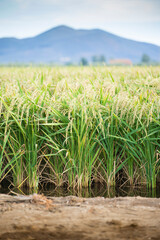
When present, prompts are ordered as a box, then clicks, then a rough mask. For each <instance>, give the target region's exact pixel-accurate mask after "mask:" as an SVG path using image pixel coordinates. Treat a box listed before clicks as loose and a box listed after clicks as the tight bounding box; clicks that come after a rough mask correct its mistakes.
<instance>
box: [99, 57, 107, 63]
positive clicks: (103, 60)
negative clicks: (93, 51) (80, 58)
mask: <svg viewBox="0 0 160 240" xmlns="http://www.w3.org/2000/svg"><path fill="white" fill-rule="evenodd" d="M99 62H100V63H105V62H106V58H105V56H104V55H101V56H99Z"/></svg>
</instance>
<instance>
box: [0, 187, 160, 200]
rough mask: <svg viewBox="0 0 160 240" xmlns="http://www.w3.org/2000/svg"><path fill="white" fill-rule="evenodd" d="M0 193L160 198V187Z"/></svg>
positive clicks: (54, 188) (6, 190)
mask: <svg viewBox="0 0 160 240" xmlns="http://www.w3.org/2000/svg"><path fill="white" fill-rule="evenodd" d="M0 193H6V194H22V195H29V194H33V193H39V194H44V195H45V196H53V197H62V196H63V197H64V196H69V195H74V196H77V197H85V198H90V197H99V196H100V197H105V198H113V197H125V196H141V197H152V198H153V197H157V198H159V197H160V187H159V186H157V188H156V189H148V188H147V187H146V186H144V187H131V186H128V187H127V186H125V187H123V188H121V187H119V188H117V187H116V188H114V187H110V188H107V187H106V186H103V185H100V184H94V186H93V187H92V188H90V189H88V188H87V189H86V188H83V189H82V190H81V191H76V190H73V189H67V188H64V187H54V186H52V185H50V186H47V187H41V188H40V189H39V190H35V189H32V190H29V189H25V188H23V189H17V188H12V189H8V188H1V189H0Z"/></svg>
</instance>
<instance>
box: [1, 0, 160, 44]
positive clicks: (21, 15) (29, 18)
mask: <svg viewBox="0 0 160 240" xmlns="http://www.w3.org/2000/svg"><path fill="white" fill-rule="evenodd" d="M61 24H63V25H68V26H70V27H74V28H85V29H90V28H101V29H103V30H106V31H109V32H112V33H115V34H117V35H120V36H123V37H127V38H130V39H135V40H139V41H145V42H151V43H155V44H157V45H160V0H0V37H10V36H14V37H18V38H24V37H30V36H34V35H36V34H39V33H41V32H43V31H46V30H48V29H50V28H52V27H55V26H57V25H61Z"/></svg>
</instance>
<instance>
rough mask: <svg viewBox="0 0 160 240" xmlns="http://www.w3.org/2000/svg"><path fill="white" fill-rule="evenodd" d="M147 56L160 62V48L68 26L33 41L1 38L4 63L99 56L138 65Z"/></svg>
mask: <svg viewBox="0 0 160 240" xmlns="http://www.w3.org/2000/svg"><path fill="white" fill-rule="evenodd" d="M143 54H147V55H149V57H150V58H151V59H152V60H153V61H158V62H160V47H159V46H156V45H153V44H149V43H143V42H137V41H133V40H129V39H125V38H122V37H119V36H116V35H114V34H111V33H109V32H106V31H103V30H100V29H92V30H83V29H80V30H76V29H73V28H70V27H67V26H64V25H62V26H58V27H55V28H52V29H50V30H48V31H46V32H44V33H42V34H40V35H37V36H35V37H32V38H25V39H17V38H0V63H4V64H5V63H31V62H33V63H50V62H55V63H64V62H69V61H71V62H75V63H76V62H79V60H80V58H82V57H85V58H87V59H88V60H89V61H91V58H92V57H93V56H95V55H97V56H98V55H104V56H105V58H106V60H107V61H109V59H113V58H116V59H118V58H121V59H126V58H127V59H130V60H131V61H132V62H133V63H138V62H140V60H141V57H142V55H143Z"/></svg>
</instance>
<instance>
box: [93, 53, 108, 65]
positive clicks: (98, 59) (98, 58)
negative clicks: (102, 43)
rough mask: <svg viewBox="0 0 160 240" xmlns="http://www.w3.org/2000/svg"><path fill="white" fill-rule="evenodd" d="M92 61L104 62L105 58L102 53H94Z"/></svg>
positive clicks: (95, 62) (96, 62)
mask: <svg viewBox="0 0 160 240" xmlns="http://www.w3.org/2000/svg"><path fill="white" fill-rule="evenodd" d="M92 62H93V63H94V64H102V63H105V62H106V58H105V56H104V55H95V56H93V57H92Z"/></svg>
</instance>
